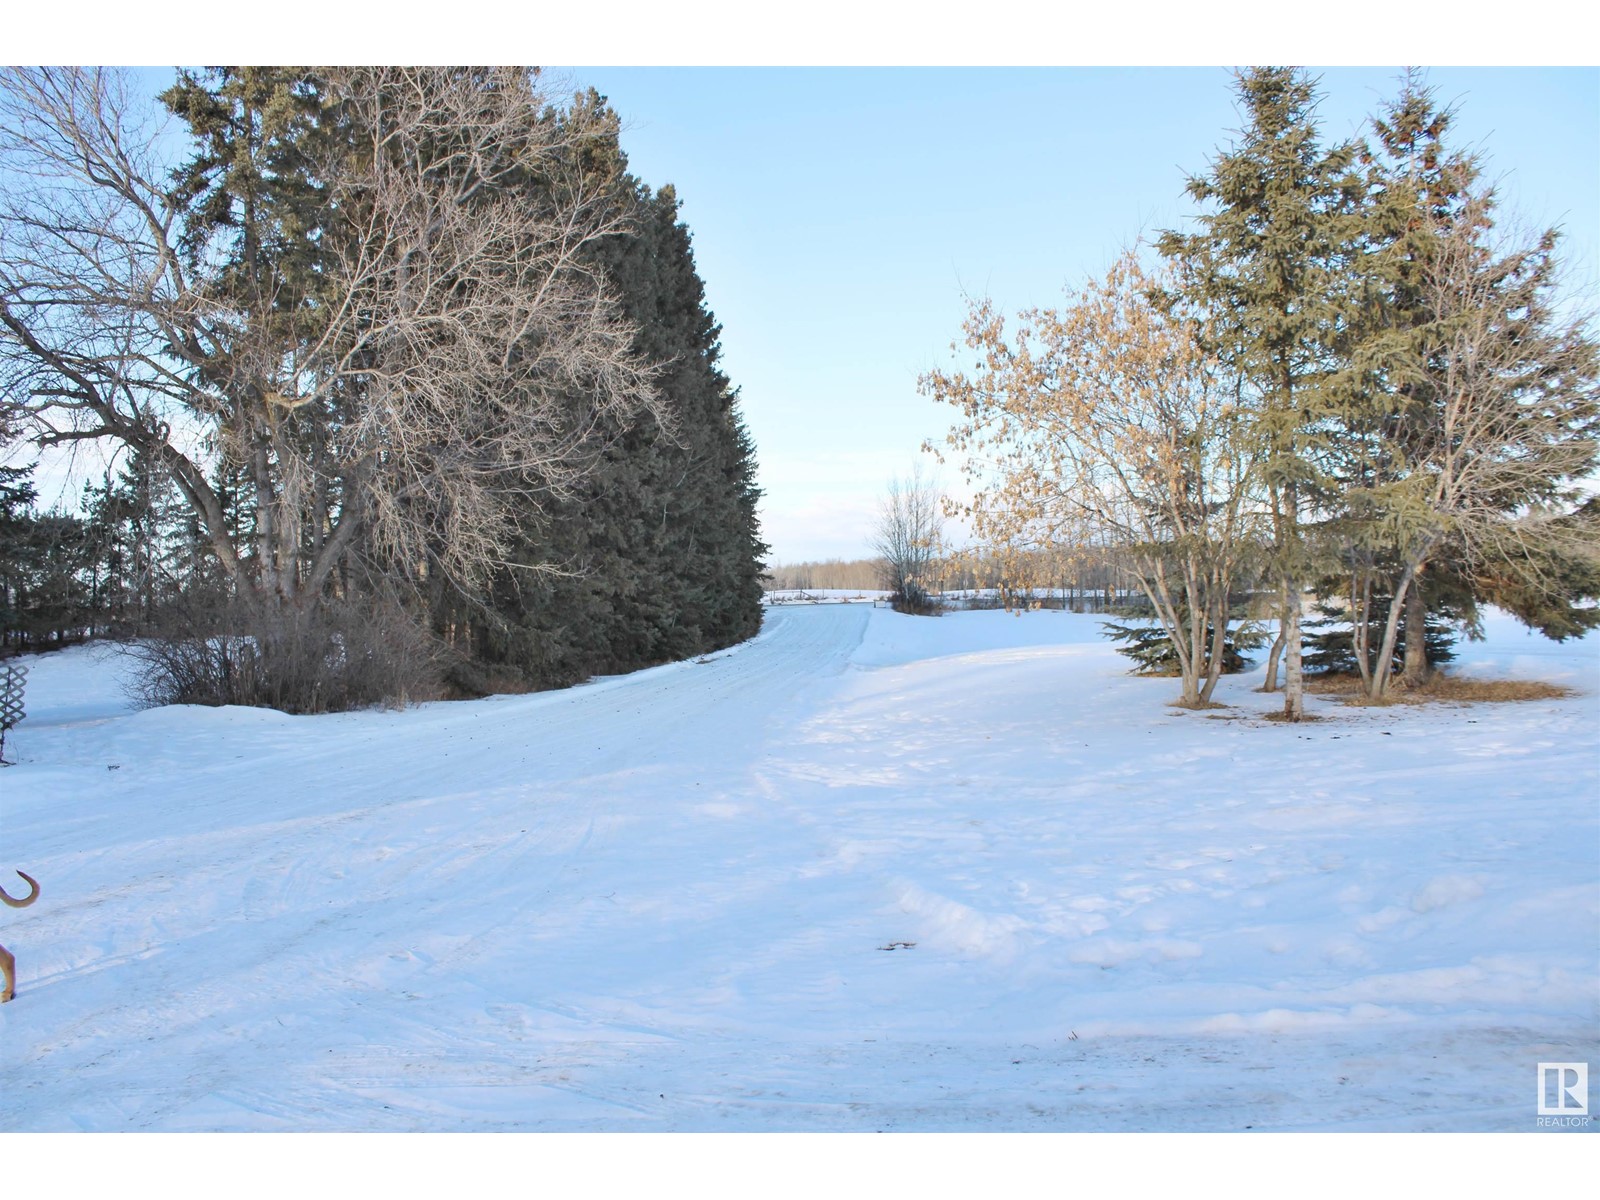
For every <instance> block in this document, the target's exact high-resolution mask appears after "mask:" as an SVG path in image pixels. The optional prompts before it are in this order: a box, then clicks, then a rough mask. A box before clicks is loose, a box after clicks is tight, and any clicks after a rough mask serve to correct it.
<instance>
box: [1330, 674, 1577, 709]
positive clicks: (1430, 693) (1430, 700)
mask: <svg viewBox="0 0 1600 1200" xmlns="http://www.w3.org/2000/svg"><path fill="white" fill-rule="evenodd" d="M1305 686H1306V692H1307V693H1308V694H1310V695H1316V696H1333V697H1340V698H1343V700H1344V702H1345V703H1346V704H1354V705H1360V706H1377V705H1388V704H1434V703H1446V704H1478V703H1484V704H1498V703H1507V702H1512V701H1520V700H1563V699H1566V698H1567V697H1569V696H1574V695H1576V694H1577V693H1576V692H1574V691H1573V690H1572V689H1571V688H1566V687H1561V686H1560V685H1558V684H1554V683H1545V682H1544V681H1542V680H1538V679H1462V678H1460V677H1458V676H1455V675H1449V674H1446V673H1445V672H1442V671H1435V672H1434V673H1433V675H1432V676H1431V677H1430V678H1429V679H1428V681H1427V682H1426V683H1423V684H1420V685H1416V684H1410V683H1407V682H1406V681H1405V680H1403V679H1396V680H1394V681H1392V682H1391V683H1390V684H1389V692H1388V695H1386V696H1385V697H1384V698H1383V699H1382V700H1378V701H1371V700H1368V699H1367V698H1366V694H1365V692H1364V690H1363V688H1362V684H1361V677H1360V676H1359V675H1343V674H1341V675H1316V676H1308V677H1307V678H1306V685H1305Z"/></svg>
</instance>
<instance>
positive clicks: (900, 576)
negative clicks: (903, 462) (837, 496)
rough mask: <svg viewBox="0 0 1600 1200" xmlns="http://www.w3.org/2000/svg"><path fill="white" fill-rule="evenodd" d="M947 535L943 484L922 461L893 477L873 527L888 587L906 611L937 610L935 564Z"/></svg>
mask: <svg viewBox="0 0 1600 1200" xmlns="http://www.w3.org/2000/svg"><path fill="white" fill-rule="evenodd" d="M943 536H944V515H943V502H942V498H941V496H940V493H939V485H938V483H937V482H936V481H935V480H933V479H931V478H929V477H927V476H925V475H924V474H923V473H922V467H921V465H920V464H918V465H917V466H914V467H913V468H912V470H911V474H910V475H908V476H906V477H905V478H903V479H902V478H898V477H897V478H895V479H892V480H890V481H889V486H888V490H887V492H886V493H885V495H884V498H883V504H882V507H881V509H880V511H879V515H878V526H877V528H876V529H875V530H874V531H873V539H872V551H873V553H875V554H876V555H877V556H878V557H879V559H881V560H882V563H883V567H882V570H883V585H884V587H886V588H888V589H889V592H890V599H891V602H892V603H893V604H894V606H895V607H896V608H898V609H900V610H901V611H903V612H914V613H929V612H932V611H933V592H934V590H935V584H936V581H935V580H934V578H933V576H934V568H935V564H937V563H938V562H939V557H940V553H941V551H942V549H943V546H942V541H943Z"/></svg>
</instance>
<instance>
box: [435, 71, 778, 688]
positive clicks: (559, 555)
mask: <svg viewBox="0 0 1600 1200" xmlns="http://www.w3.org/2000/svg"><path fill="white" fill-rule="evenodd" d="M586 106H587V107H590V108H596V109H598V108H602V107H603V101H601V100H600V98H599V97H598V96H595V95H594V94H593V93H591V94H590V95H588V96H587V97H583V98H580V101H579V105H578V107H579V108H580V109H581V108H583V107H586ZM587 154H588V160H587V163H586V168H587V170H588V172H589V176H590V178H591V181H592V184H591V186H594V187H597V188H598V187H609V188H611V189H612V191H613V195H614V197H615V202H616V203H617V204H618V205H619V206H620V207H621V208H622V210H623V211H624V212H625V213H626V214H627V230H626V232H623V233H619V234H618V235H617V236H615V237H612V238H609V239H606V240H605V241H604V242H602V243H599V244H598V245H597V246H596V247H595V248H594V251H593V254H592V257H591V260H590V261H591V265H592V266H593V267H594V269H596V270H598V271H600V272H603V273H604V274H605V275H606V277H607V278H608V279H609V280H610V281H611V282H612V283H613V285H614V286H615V287H616V288H617V289H618V294H619V297H620V300H621V304H622V308H623V311H624V313H625V314H626V316H627V318H628V319H629V321H630V322H631V323H632V324H633V325H635V326H636V328H637V330H638V332H637V335H636V337H635V339H634V343H633V348H634V350H635V352H636V353H637V354H638V356H639V357H640V358H641V359H642V360H643V361H645V362H648V363H650V364H652V366H653V367H654V369H655V376H654V383H655V387H656V390H657V394H658V396H659V397H660V400H661V407H660V411H659V412H658V413H646V414H642V415H640V416H639V417H638V418H636V419H634V420H631V421H626V422H623V421H618V422H615V423H613V424H611V425H609V426H605V427H602V428H600V429H598V430H596V436H597V437H599V438H601V439H602V440H603V441H604V445H605V449H604V451H603V453H602V455H601V458H600V462H599V464H598V465H597V468H596V470H595V471H594V472H593V473H592V474H591V476H590V477H589V479H588V480H586V481H585V483H584V484H583V486H582V487H580V488H578V489H575V490H574V491H573V492H572V493H570V494H569V495H566V496H563V497H560V498H556V499H554V500H552V501H548V502H545V503H541V504H539V505H537V506H535V505H529V506H527V507H526V508H525V510H524V512H523V516H522V519H521V521H520V523H519V526H518V530H517V548H516V550H515V552H514V554H513V562H515V563H516V564H517V565H516V566H513V567H512V568H511V569H510V570H508V571H507V572H505V573H503V574H502V576H501V578H500V579H499V580H498V582H497V583H496V585H495V588H494V591H493V596H492V600H491V602H490V603H489V604H488V605H486V606H475V605H473V604H472V603H470V602H469V601H467V600H466V599H465V598H464V597H462V596H461V595H460V594H459V593H454V594H453V593H452V592H451V590H450V589H448V588H447V587H441V588H440V592H439V595H440V598H441V600H442V601H443V604H442V606H441V608H440V609H439V610H438V612H437V614H436V620H438V622H439V624H440V625H441V627H443V628H444V629H445V630H447V631H451V632H455V633H457V634H458V635H459V634H460V632H461V631H462V630H470V639H469V640H470V643H471V649H472V652H473V654H474V656H475V657H477V658H478V659H479V660H480V661H482V662H483V663H485V664H486V665H489V666H507V667H510V668H512V669H514V670H516V671H517V672H518V673H519V674H521V675H522V676H523V677H524V678H526V679H527V680H528V681H530V682H532V683H534V684H536V685H539V686H552V685H560V684H565V683H570V682H573V681H575V680H578V679H581V678H584V677H586V676H587V675H589V674H592V673H596V672H604V673H610V672H618V671H625V670H632V669H636V668H638V667H641V666H646V665H650V664H653V663H658V662H664V661H669V660H673V659H680V658H684V657H687V656H689V655H693V654H698V653H704V652H706V651H709V650H714V649H717V648H720V647H723V646H727V645H731V644H732V643H734V642H737V641H741V640H743V639H745V638H747V637H750V636H752V635H753V634H754V633H755V632H756V631H757V630H758V629H759V627H760V622H761V608H760V601H761V588H760V582H759V578H760V571H761V558H762V555H763V554H764V553H765V549H766V548H765V546H764V545H762V543H761V542H760V539H759V533H758V530H757V523H756V514H755V509H756V503H757V501H758V500H759V495H760V494H759V491H758V489H757V487H756V485H755V479H754V472H755V460H754V452H753V446H752V444H751V442H750V438H749V435H748V432H747V431H746V430H745V428H744V425H743V422H742V420H741V418H740V416H739V412H738V401H737V393H736V392H735V390H734V389H733V388H732V386H731V384H730V383H729V381H728V379H727V377H726V376H725V375H724V374H723V373H722V371H721V369H720V367H719V365H718V359H719V357H720V353H721V351H720V345H719V343H718V336H719V333H720V330H719V327H718V325H717V323H716V321H715V319H714V318H713V317H712V315H711V314H710V312H709V311H708V310H707V308H706V305H705V291H704V285H703V284H702V282H701V280H700V278H699V275H698V274H697V272H696V270H695V265H694V256H693V250H692V246H691V242H690V236H689V231H688V229H687V227H686V226H684V225H683V223H682V222H681V221H680V220H679V219H678V198H677V194H676V192H675V191H674V189H673V188H672V187H671V186H667V187H664V188H662V189H661V190H660V191H659V192H652V191H651V189H649V188H648V187H647V186H645V185H644V184H642V183H640V182H639V181H638V180H636V179H635V178H633V177H632V176H631V175H630V174H628V173H627V170H626V161H625V159H624V158H623V155H622V152H621V149H620V146H618V145H617V144H616V143H615V141H614V140H613V141H611V142H609V143H608V144H603V145H602V144H591V145H589V146H588V147H587ZM549 564H554V565H555V566H556V568H557V569H556V570H550V569H540V568H542V567H543V568H547V567H548V565H549ZM464 678H467V679H468V680H469V682H468V684H467V685H468V686H469V687H470V686H474V684H473V682H471V681H470V673H469V676H468V677H464ZM476 686H484V682H483V681H482V680H477V681H476Z"/></svg>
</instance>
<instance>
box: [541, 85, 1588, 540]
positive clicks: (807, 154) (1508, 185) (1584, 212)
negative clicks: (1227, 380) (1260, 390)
mask: <svg viewBox="0 0 1600 1200" xmlns="http://www.w3.org/2000/svg"><path fill="white" fill-rule="evenodd" d="M550 70H551V72H552V73H559V74H560V75H561V77H562V78H564V79H565V80H567V81H568V82H569V83H570V84H572V85H573V86H579V87H582V86H593V87H595V88H597V89H599V90H600V91H601V92H602V93H604V94H605V95H606V96H608V97H609V98H610V100H611V103H612V105H613V107H614V108H616V109H617V111H618V112H619V114H620V115H621V116H622V118H623V121H624V123H625V126H626V128H625V132H624V135H623V145H624V148H625V149H626V151H627V152H628V155H629V158H630V163H631V165H632V167H633V169H634V171H635V173H636V174H638V175H639V176H640V177H641V178H643V179H644V180H645V181H646V182H648V183H650V184H652V185H653V186H657V187H659V186H661V185H662V184H665V183H669V182H670V183H672V184H674V185H676V187H677V189H678V192H679V195H680V198H681V200H682V202H683V207H682V216H683V219H684V221H685V222H686V223H687V224H688V225H689V227H690V229H691V231H692V233H693V236H694V245H695V252H696V260H697V263H698V266H699V271H700V275H701V277H702V278H703V279H704V280H705V283H706V291H707V298H708V303H709V305H710V307H711V309H712V311H713V312H714V313H715V315H716V317H717V319H718V320H719V321H720V322H721V324H722V327H723V336H722V345H723V365H724V369H725V370H726V371H727V373H728V375H729V376H730V378H731V379H732V380H733V381H734V383H735V384H736V385H737V386H738V387H739V388H740V392H741V397H742V402H743V409H744V414H745V418H746V420H747V422H748V424H749V426H750V429H751V431H752V433H753V435H754V437H755V441H756V446H757V453H758V457H759V461H760V477H761V482H762V486H763V487H764V488H765V490H766V493H767V495H766V500H765V506H764V508H763V512H762V517H763V526H764V529H765V533H766V537H767V540H768V541H769V542H770V543H771V545H772V549H773V555H772V557H773V560H774V561H795V560H797V559H801V558H822V557H845V558H850V557H857V556H860V555H862V554H864V553H865V550H866V541H867V537H868V532H869V527H870V525H871V523H872V519H873V512H874V509H875V507H876V504H877V502H878V497H879V496H880V495H881V493H882V491H883V489H884V486H885V485H886V483H887V481H888V480H889V478H890V477H891V476H893V475H895V474H896V473H904V472H906V471H908V470H909V469H910V467H911V465H912V464H913V462H914V461H915V460H916V459H917V458H918V457H919V447H920V445H921V443H922V442H923V441H924V439H927V438H936V439H937V438H941V437H942V435H943V432H944V430H945V429H947V428H948V426H949V424H950V413H949V412H948V410H945V409H943V408H941V406H939V405H936V404H934V403H933V402H932V401H930V400H927V399H925V398H923V397H921V396H920V395H919V394H918V392H917V387H916V381H917V377H918V375H919V374H921V373H922V372H924V371H926V370H928V369H929V368H931V367H933V366H934V365H936V364H938V363H940V362H942V361H945V360H946V359H947V358H948V354H949V344H950V342H951V340H952V339H954V338H955V337H956V336H957V335H958V334H959V331H960V323H961V318H962V314H963V311H964V299H963V297H964V295H967V294H971V295H988V296H991V297H993V299H994V300H995V301H996V302H997V303H999V304H1000V305H1001V306H1002V307H1003V308H1005V309H1007V310H1015V309H1017V308H1021V307H1026V306H1029V305H1033V304H1049V303H1052V302H1054V301H1055V300H1057V299H1058V298H1059V297H1060V295H1061V291H1062V288H1063V286H1064V285H1066V284H1069V283H1073V284H1075V283H1078V282H1081V281H1082V279H1083V278H1084V277H1085V276H1086V275H1088V274H1090V273H1092V272H1097V271H1101V270H1103V269H1104V268H1105V267H1106V266H1107V265H1109V263H1110V260H1111V259H1112V258H1113V257H1114V256H1115V255H1116V254H1117V253H1118V251H1119V250H1120V249H1121V248H1122V247H1123V246H1124V245H1127V244H1129V243H1131V242H1132V241H1134V240H1135V239H1137V238H1138V237H1139V236H1140V235H1141V234H1142V233H1143V234H1153V233H1154V232H1155V231H1157V230H1160V229H1162V228H1166V227H1170V226H1172V225H1174V224H1176V223H1179V222H1181V221H1183V220H1184V219H1185V218H1186V217H1187V216H1188V215H1189V214H1190V213H1191V212H1192V211H1193V206H1192V204H1190V203H1189V202H1188V201H1186V199H1185V198H1184V196H1183V184H1184V179H1185V176H1186V174H1188V173H1195V172H1200V171H1203V170H1204V168H1205V166H1206V163H1207V161H1208V159H1209V158H1210V157H1211V155H1213V154H1214V153H1215V152H1216V150H1217V149H1218V148H1219V147H1221V146H1225V145H1226V144H1227V143H1228V142H1229V141H1230V140H1231V137H1232V134H1231V131H1232V130H1234V129H1236V128H1237V127H1238V125H1239V124H1240V121H1239V118H1238V114H1237V112H1236V111H1235V109H1234V104H1233V95H1232V90H1231V83H1232V76H1231V71H1230V70H1227V69H1224V68H1220V67H1205V68H1045V69H1014V68H1002V69H973V68H956V69H932V68H915V67H903V68H880V69H843V68H827V69H807V68H697V69H692V68H616V67H581V66H575V67H560V68H551V69H550ZM1313 74H1315V75H1317V76H1318V77H1319V78H1320V80H1321V90H1322V91H1323V93H1324V99H1323V101H1322V104H1321V107H1320V109H1319V113H1320V115H1321V119H1322V126H1323V129H1324V132H1325V134H1326V136H1327V137H1328V138H1330V139H1334V138H1340V137H1344V136H1347V135H1349V134H1352V133H1355V132H1358V131H1359V130H1360V129H1361V127H1362V125H1363V122H1364V120H1365V118H1366V115H1367V114H1368V113H1369V112H1371V111H1372V110H1373V109H1375V108H1376V107H1377V106H1378V105H1379V104H1380V103H1381V102H1382V101H1383V100H1384V99H1386V98H1387V97H1389V96H1391V95H1393V94H1394V92H1395V91H1396V90H1397V87H1398V78H1399V75H1400V68H1398V67H1365V68H1359V69H1348V68H1347V69H1314V70H1313ZM1427 82H1428V83H1429V84H1430V85H1432V86H1433V87H1434V88H1436V90H1437V95H1438V97H1439V99H1440V100H1441V101H1443V102H1446V103H1448V104H1452V105H1454V106H1455V107H1456V108H1457V110H1458V115H1457V121H1456V126H1455V130H1456V139H1457V144H1458V145H1463V146H1470V147H1474V148H1476V149H1478V150H1479V151H1480V152H1481V153H1482V154H1483V156H1484V157H1485V159H1486V161H1487V163H1488V167H1489V171H1490V174H1491V175H1493V176H1495V177H1497V178H1498V179H1499V180H1500V182H1501V188H1502V192H1503V195H1504V199H1505V204H1506V207H1507V208H1508V209H1509V210H1510V211H1512V212H1515V213H1517V214H1519V215H1520V216H1521V217H1523V218H1524V219H1526V220H1527V221H1529V222H1532V223H1537V224H1540V225H1549V224H1557V225H1560V226H1562V227H1563V228H1564V229H1565V230H1566V233H1567V241H1566V247H1565V252H1566V257H1567V260H1568V262H1569V264H1570V266H1571V268H1572V269H1573V276H1574V284H1577V283H1579V282H1580V281H1586V286H1587V288H1588V291H1589V293H1590V294H1591V295H1592V294H1594V293H1595V291H1596V280H1597V278H1600V266H1597V246H1600V70H1596V69H1593V68H1530V69H1505V68H1500V69H1462V68H1449V69H1434V70H1430V71H1429V72H1428V75H1427ZM950 474H951V473H950V472H949V471H947V472H946V476H947V478H946V482H947V483H953V482H955V480H954V479H953V478H950Z"/></svg>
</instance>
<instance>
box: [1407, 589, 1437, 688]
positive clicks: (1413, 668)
mask: <svg viewBox="0 0 1600 1200" xmlns="http://www.w3.org/2000/svg"><path fill="white" fill-rule="evenodd" d="M1432 673H1433V668H1432V667H1430V666H1429V665H1428V602H1427V600H1426V599H1425V598H1424V597H1423V594H1422V578H1421V568H1420V567H1419V568H1418V577H1417V578H1416V579H1415V580H1413V581H1412V584H1411V590H1410V591H1409V592H1407V593H1406V661H1405V667H1404V672H1403V675H1402V678H1404V680H1405V681H1406V683H1407V685H1409V686H1411V687H1418V686H1420V685H1421V684H1424V683H1426V682H1427V681H1428V676H1430V675H1431V674H1432Z"/></svg>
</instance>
